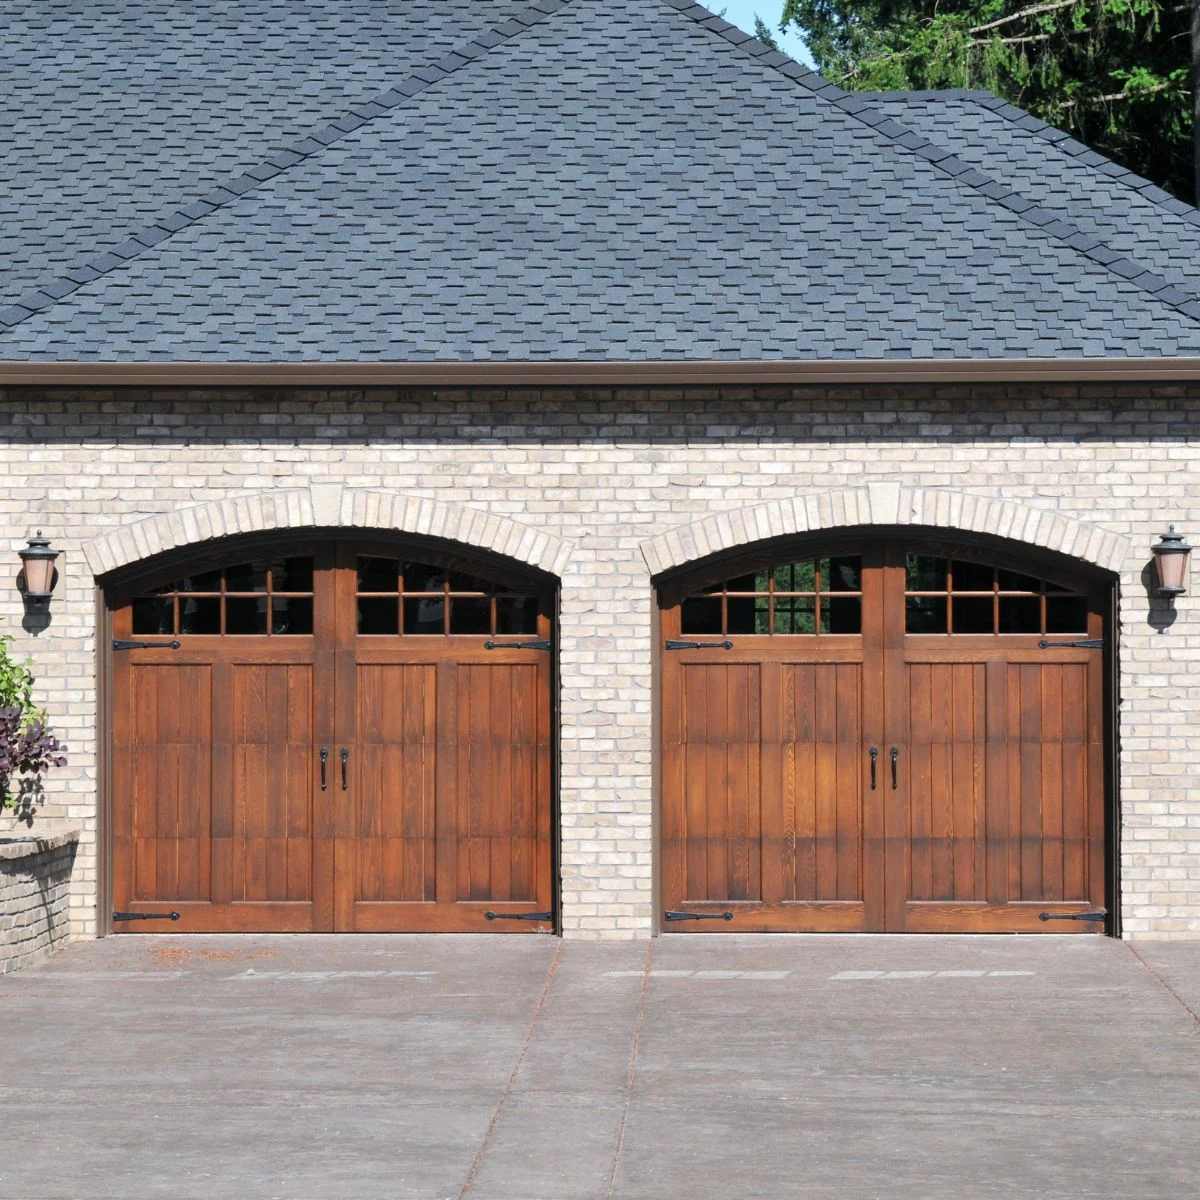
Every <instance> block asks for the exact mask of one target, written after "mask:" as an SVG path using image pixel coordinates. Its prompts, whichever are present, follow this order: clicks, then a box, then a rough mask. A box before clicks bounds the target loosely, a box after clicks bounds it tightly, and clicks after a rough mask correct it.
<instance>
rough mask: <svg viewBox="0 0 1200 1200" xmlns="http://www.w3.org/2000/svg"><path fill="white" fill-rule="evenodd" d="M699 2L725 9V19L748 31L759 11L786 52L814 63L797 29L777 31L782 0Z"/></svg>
mask: <svg viewBox="0 0 1200 1200" xmlns="http://www.w3.org/2000/svg"><path fill="white" fill-rule="evenodd" d="M699 3H701V4H703V5H704V7H705V8H709V9H711V10H712V11H713V12H715V13H719V12H720V11H721V9H724V10H725V12H724V17H725V20H727V21H729V22H731V23H732V24H734V25H736V26H737V27H738V28H739V29H744V30H745V31H746V32H747V33H753V32H754V14H755V13H758V15H759V16H760V17H762V19H763V21H764V22H765V24H766V25H767V27H768V28H769V29H770V30H771V32H772V33H774V34H775V40H776V41H777V42H778V43H779V48H780V49H781V50H782V51H783V52H784V54H790V55H791V56H792V58H794V59H796V60H797V61H798V62H802V63H804V64H805V65H806V66H809V67H811V66H812V65H813V64H812V59H810V58H809V57H808V51H807V50H806V49H805V47H804V43H803V42H802V41H801V40H800V38H799V37H797V36H796V32H795V30H793V29H789V30H788V31H787V33H779V32H777V31H776V26H777V25H778V24H779V14H780V13H781V12H782V11H783V3H782V0H699Z"/></svg>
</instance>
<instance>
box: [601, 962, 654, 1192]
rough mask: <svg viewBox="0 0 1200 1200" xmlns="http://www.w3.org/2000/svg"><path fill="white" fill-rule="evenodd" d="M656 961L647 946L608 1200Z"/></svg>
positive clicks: (617, 1165)
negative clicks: (651, 968) (652, 965)
mask: <svg viewBox="0 0 1200 1200" xmlns="http://www.w3.org/2000/svg"><path fill="white" fill-rule="evenodd" d="M653 961H654V942H653V940H651V941H649V942H647V944H646V963H645V966H644V967H643V968H642V990H641V994H640V995H639V997H638V1011H637V1020H636V1021H634V1023H633V1039H632V1041H631V1042H630V1044H629V1069H628V1071H627V1073H626V1076H625V1091H624V1093H623V1094H622V1096H621V1123H620V1125H618V1126H617V1141H616V1145H615V1146H614V1147H613V1158H612V1169H611V1170H610V1171H609V1173H608V1190H607V1191H606V1192H605V1193H604V1194H605V1198H606V1200H612V1196H613V1189H614V1188H615V1187H616V1186H617V1171H618V1169H619V1168H620V1166H621V1149H622V1147H623V1146H624V1144H625V1122H626V1119H627V1118H628V1116H629V1103H630V1101H631V1100H632V1099H633V1085H634V1083H635V1082H636V1080H637V1056H638V1044H639V1042H640V1041H641V1039H642V1022H643V1021H644V1020H645V1017H646V993H647V992H648V991H649V990H650V966H651V964H652V963H653Z"/></svg>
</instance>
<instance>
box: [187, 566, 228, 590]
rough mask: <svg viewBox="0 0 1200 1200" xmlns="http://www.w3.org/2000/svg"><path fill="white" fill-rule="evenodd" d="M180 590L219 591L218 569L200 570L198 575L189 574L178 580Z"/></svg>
mask: <svg viewBox="0 0 1200 1200" xmlns="http://www.w3.org/2000/svg"><path fill="white" fill-rule="evenodd" d="M179 590H180V591H181V592H219V591H220V590H221V572H220V571H201V572H200V574H199V575H189V576H188V577H187V578H186V579H181V580H180V581H179Z"/></svg>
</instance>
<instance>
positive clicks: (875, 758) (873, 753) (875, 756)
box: [871, 746, 879, 791]
mask: <svg viewBox="0 0 1200 1200" xmlns="http://www.w3.org/2000/svg"><path fill="white" fill-rule="evenodd" d="M878 759H879V751H878V749H877V748H876V747H874V746H872V747H871V791H874V790H875V763H876V762H877V761H878Z"/></svg>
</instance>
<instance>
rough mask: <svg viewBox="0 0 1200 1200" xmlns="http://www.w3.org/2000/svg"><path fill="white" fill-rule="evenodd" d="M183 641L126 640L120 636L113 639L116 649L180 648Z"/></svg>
mask: <svg viewBox="0 0 1200 1200" xmlns="http://www.w3.org/2000/svg"><path fill="white" fill-rule="evenodd" d="M181 645H183V643H182V642H124V641H122V640H121V639H120V638H117V639H115V640H114V641H113V649H114V650H178V649H179V647H180V646H181Z"/></svg>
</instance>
